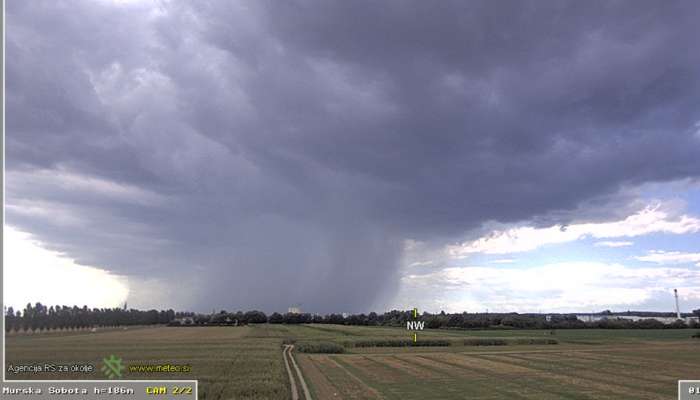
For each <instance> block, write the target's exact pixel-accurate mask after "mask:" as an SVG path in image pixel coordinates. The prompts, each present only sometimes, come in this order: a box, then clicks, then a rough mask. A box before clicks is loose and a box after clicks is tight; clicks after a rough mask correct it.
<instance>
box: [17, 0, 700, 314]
mask: <svg viewBox="0 0 700 400" xmlns="http://www.w3.org/2000/svg"><path fill="white" fill-rule="evenodd" d="M153 4H155V6H154V5H153ZM7 12H8V15H7V23H8V26H7V44H6V49H7V67H6V78H7V100H6V101H7V115H8V117H7V134H6V143H7V203H8V206H9V207H8V210H7V217H8V222H9V223H10V224H13V225H16V226H18V227H20V228H21V229H25V230H27V231H29V232H32V233H34V234H36V235H37V237H38V238H40V239H41V240H42V241H43V242H45V243H47V244H49V245H50V246H52V247H54V248H56V249H58V250H61V251H64V252H66V253H67V254H69V255H71V256H73V257H75V258H77V259H78V260H79V261H81V262H84V263H89V264H92V265H99V266H104V267H106V268H108V269H110V270H112V271H115V272H117V273H123V274H127V275H129V276H132V277H133V278H134V279H139V277H148V278H154V279H161V280H163V281H165V282H170V283H171V284H175V285H177V283H175V282H190V283H193V282H194V283H196V284H194V283H193V284H192V285H187V284H186V283H185V284H183V288H187V290H188V291H189V295H190V297H188V299H190V300H187V304H185V305H187V306H190V307H192V308H196V309H209V308H210V307H211V306H216V307H239V308H248V307H261V308H265V309H268V310H269V309H283V308H284V307H286V306H288V305H289V304H292V303H298V302H301V303H304V304H307V305H308V308H309V309H311V310H314V311H331V310H347V311H364V310H366V309H367V308H369V307H372V306H377V305H381V304H384V303H385V302H386V301H388V299H390V298H391V296H392V295H393V291H394V289H395V287H396V282H397V281H398V277H397V265H398V260H399V259H400V256H401V251H402V241H403V240H404V239H408V238H414V239H421V240H427V241H431V240H438V238H439V239H441V240H451V239H453V238H455V237H457V235H463V234H464V233H465V232H469V231H471V230H473V229H476V228H478V227H479V226H481V224H482V223H484V222H486V221H491V220H495V221H500V222H513V221H520V220H531V219H538V218H544V219H546V218H547V216H552V215H556V216H558V217H557V218H579V219H581V218H586V215H582V214H577V213H574V212H573V210H580V209H581V207H582V205H585V204H595V205H596V208H597V210H596V213H600V212H601V211H600V210H599V209H606V208H609V209H610V210H609V212H614V211H613V207H612V206H613V205H615V206H617V205H618V204H619V203H618V202H616V199H619V198H620V197H619V196H622V195H623V193H622V189H624V188H627V187H634V186H636V185H639V184H642V183H645V182H653V181H662V182H663V181H670V180H675V179H681V178H687V177H697V176H698V175H699V174H700V139H699V138H698V137H697V135H696V133H695V132H696V131H697V127H696V126H695V124H696V123H697V122H698V121H700V109H698V104H700V90H699V86H698V85H699V84H700V74H699V69H698V68H699V67H700V53H698V52H697V51H693V49H694V48H695V47H696V46H695V44H696V42H697V38H698V37H700V28H698V24H697V21H698V19H699V18H700V6H699V5H698V4H697V2H693V1H685V2H683V1H677V2H663V1H655V2H651V1H635V2H578V1H571V2H566V1H557V2H542V1H532V2H492V1H484V2H449V1H444V2H438V3H430V2H405V1H400V2H399V1H396V2H394V1H385V2H364V1H353V2H341V1H338V2H325V1H323V2H321V1H319V2H310V1H288V2H203V1H201V2H200V1H198V2H155V3H143V4H132V5H115V4H113V3H110V2H55V1H46V2H32V3H25V2H20V1H10V2H8V4H7ZM42 171H43V172H42ZM42 174H43V175H42ZM54 176H55V179H54V178H52V177H54ZM90 179H92V180H90ZM47 210H49V211H48V212H47ZM602 213H603V214H604V213H605V212H602ZM593 214H594V213H592V214H591V217H592V216H593ZM561 216H563V217H561ZM190 286H192V287H190ZM183 290H184V289H183ZM134 296H139V297H138V298H139V299H140V301H141V302H143V303H144V304H148V300H147V297H144V294H143V293H135V294H134Z"/></svg>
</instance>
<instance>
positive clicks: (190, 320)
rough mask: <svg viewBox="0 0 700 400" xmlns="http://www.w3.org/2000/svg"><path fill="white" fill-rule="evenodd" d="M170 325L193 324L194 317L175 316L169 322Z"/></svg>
mask: <svg viewBox="0 0 700 400" xmlns="http://www.w3.org/2000/svg"><path fill="white" fill-rule="evenodd" d="M170 325H194V318H192V317H182V318H175V319H174V320H172V321H171V322H170Z"/></svg>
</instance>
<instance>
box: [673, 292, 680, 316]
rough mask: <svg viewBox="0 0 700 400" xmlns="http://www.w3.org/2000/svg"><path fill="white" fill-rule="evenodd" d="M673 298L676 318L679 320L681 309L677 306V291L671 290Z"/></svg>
mask: <svg viewBox="0 0 700 400" xmlns="http://www.w3.org/2000/svg"><path fill="white" fill-rule="evenodd" d="M673 296H674V297H675V298H676V318H678V319H681V309H680V307H679V306H678V289H673Z"/></svg>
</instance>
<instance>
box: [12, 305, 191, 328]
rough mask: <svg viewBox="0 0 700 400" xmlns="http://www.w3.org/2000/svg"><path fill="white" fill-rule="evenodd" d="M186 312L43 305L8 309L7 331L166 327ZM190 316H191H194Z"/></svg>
mask: <svg viewBox="0 0 700 400" xmlns="http://www.w3.org/2000/svg"><path fill="white" fill-rule="evenodd" d="M184 315H185V313H175V311H173V310H167V311H165V310H160V311H158V310H148V311H141V310H134V309H130V310H127V309H125V308H92V309H90V308H88V307H87V306H83V307H82V308H79V307H77V306H73V307H67V306H50V307H46V306H45V305H43V304H41V303H36V304H35V305H31V304H27V306H26V307H25V308H24V311H15V310H14V309H13V308H12V307H9V308H8V309H7V310H6V311H5V330H6V331H7V332H12V331H18V332H19V331H23V332H26V331H32V332H34V331H44V330H57V329H58V330H65V329H84V328H92V327H115V326H130V325H153V324H167V323H169V322H170V321H172V320H174V319H175V318H178V317H182V316H184ZM189 315H192V314H191V313H190V314H189Z"/></svg>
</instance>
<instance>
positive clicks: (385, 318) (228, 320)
mask: <svg viewBox="0 0 700 400" xmlns="http://www.w3.org/2000/svg"><path fill="white" fill-rule="evenodd" d="M654 314H655V313H646V316H649V317H653V316H654ZM656 314H658V313H656ZM694 314H695V315H696V316H700V310H695V311H694ZM602 315H605V314H602ZM635 315H639V314H637V313H635ZM672 315H673V314H669V315H668V316H672ZM656 316H661V315H656ZM413 319H414V318H413V312H412V311H401V310H392V311H388V312H386V313H383V314H377V313H375V312H371V313H369V314H351V315H347V314H327V315H319V314H310V313H301V314H296V313H286V314H280V313H277V312H275V313H272V314H270V315H269V316H267V315H266V314H265V313H264V312H262V311H248V312H245V313H244V312H241V311H239V312H235V313H229V312H227V311H225V310H222V311H220V312H219V313H216V314H210V315H203V314H199V315H195V316H193V317H192V318H187V319H185V320H181V319H176V320H174V321H172V322H171V323H170V324H171V325H192V326H206V325H240V324H248V323H270V324H312V323H313V324H337V325H359V326H391V327H405V326H406V322H407V321H412V320H413ZM418 319H419V320H420V321H423V322H424V323H425V328H428V329H576V328H578V329H583V328H603V329H623V328H629V329H634V328H636V329H662V328H688V327H691V328H695V327H698V326H697V323H694V322H692V323H690V324H686V323H685V322H683V321H676V322H674V323H671V324H664V323H663V322H661V321H658V320H655V319H642V320H639V321H631V320H626V319H617V318H616V316H615V315H613V314H612V313H610V315H609V317H608V319H605V320H600V321H594V322H584V321H581V320H579V319H578V318H577V317H576V314H553V315H548V316H547V315H544V314H518V313H466V312H465V313H453V314H447V313H445V312H440V313H438V314H430V313H426V312H424V313H422V314H421V315H420V316H419V318H418Z"/></svg>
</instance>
